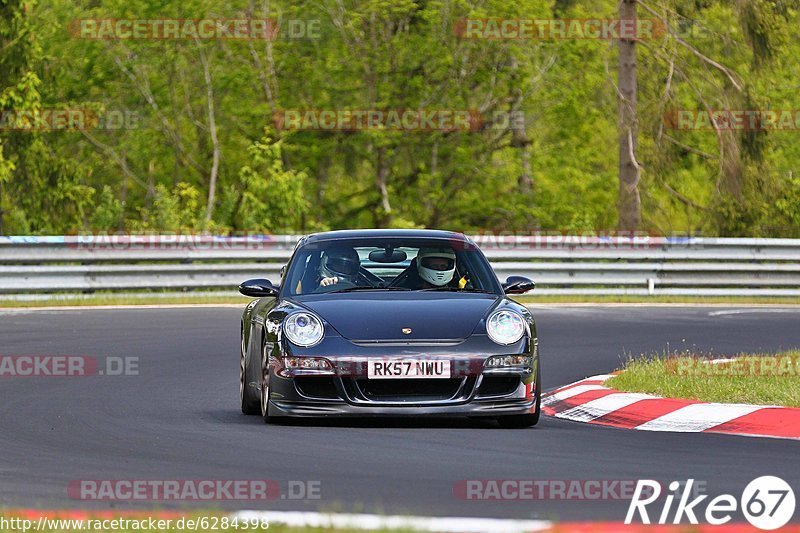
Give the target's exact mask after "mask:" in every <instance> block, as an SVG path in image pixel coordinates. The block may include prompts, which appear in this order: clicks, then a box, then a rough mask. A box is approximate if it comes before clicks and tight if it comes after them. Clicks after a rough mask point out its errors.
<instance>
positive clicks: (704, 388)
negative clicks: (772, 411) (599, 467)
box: [606, 350, 800, 407]
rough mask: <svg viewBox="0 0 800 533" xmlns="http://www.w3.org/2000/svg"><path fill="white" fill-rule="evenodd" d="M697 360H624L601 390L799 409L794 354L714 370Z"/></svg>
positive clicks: (799, 370)
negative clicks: (607, 387) (615, 373)
mask: <svg viewBox="0 0 800 533" xmlns="http://www.w3.org/2000/svg"><path fill="white" fill-rule="evenodd" d="M715 358H718V359H723V358H724V357H722V356H716V357H715ZM776 358H777V359H776ZM703 359H705V360H706V361H707V360H708V358H703ZM703 359H699V358H697V357H693V356H692V354H689V353H682V354H680V355H677V356H675V355H671V356H669V357H657V356H642V357H638V358H630V359H628V361H627V362H626V363H625V364H624V365H623V367H622V369H621V370H623V372H622V373H621V374H619V375H617V376H615V377H613V378H611V379H609V380H608V381H606V385H608V386H609V387H612V388H614V389H617V390H620V391H624V392H643V393H648V394H655V395H657V396H664V397H668V398H687V399H692V400H700V401H705V402H722V403H748V404H756V405H783V406H786V407H800V350H791V351H787V352H781V353H778V354H759V355H748V354H741V355H740V356H738V357H736V361H735V362H732V363H723V364H714V365H712V364H710V363H707V362H704V360H703Z"/></svg>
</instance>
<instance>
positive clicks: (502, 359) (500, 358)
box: [485, 355, 533, 368]
mask: <svg viewBox="0 0 800 533" xmlns="http://www.w3.org/2000/svg"><path fill="white" fill-rule="evenodd" d="M485 366H486V368H505V367H510V366H523V367H530V366H533V357H531V356H529V355H495V356H492V357H490V358H489V359H487V360H486V365H485Z"/></svg>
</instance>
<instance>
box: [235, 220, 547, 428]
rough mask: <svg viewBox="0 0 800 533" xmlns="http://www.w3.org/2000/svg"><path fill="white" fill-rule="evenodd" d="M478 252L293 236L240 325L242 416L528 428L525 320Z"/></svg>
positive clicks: (531, 396)
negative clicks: (278, 268) (449, 421)
mask: <svg viewBox="0 0 800 533" xmlns="http://www.w3.org/2000/svg"><path fill="white" fill-rule="evenodd" d="M533 286H534V284H533V282H532V281H530V280H529V279H527V278H523V277H518V276H512V277H510V278H508V280H507V281H506V283H504V284H502V285H501V283H500V282H499V281H498V279H497V276H496V275H495V273H494V271H493V270H492V268H491V266H490V265H489V262H488V261H487V260H486V257H485V256H484V255H483V253H482V252H481V251H480V249H479V248H478V246H477V245H476V244H475V243H474V242H473V241H471V240H470V239H469V238H467V237H465V236H464V235H462V234H460V233H451V232H445V231H432V230H353V231H332V232H327V233H318V234H314V235H309V236H307V237H303V238H302V239H300V241H299V242H298V244H297V247H296V248H295V250H294V253H293V254H292V258H291V260H290V261H289V263H288V264H287V265H286V267H284V269H283V270H282V280H281V285H280V286H276V285H273V284H272V283H271V282H270V281H269V280H265V279H254V280H249V281H246V282H244V283H242V284H241V285H240V286H239V291H240V292H241V293H242V294H244V295H246V296H254V297H257V299H255V300H253V301H252V302H250V303H249V304H248V305H247V307H246V308H245V310H244V314H243V315H242V343H241V344H242V346H241V361H240V371H241V383H240V396H241V403H242V411H243V412H244V413H245V414H261V416H262V417H263V418H264V420H265V421H266V422H271V421H274V420H275V419H279V418H281V417H287V416H306V417H308V416H311V417H327V416H415V417H416V416H421V415H430V416H469V417H492V418H496V419H497V420H498V421H499V422H500V424H501V425H502V426H506V427H526V426H532V425H534V424H536V423H537V422H538V420H539V402H540V395H541V371H540V368H539V354H538V343H537V337H536V326H535V324H534V320H533V317H532V316H531V314H530V312H529V311H528V310H527V309H526V308H525V307H524V306H522V305H520V304H518V303H516V302H514V301H512V300H510V299H509V298H507V297H506V294H521V293H523V292H526V291H529V290H531V289H533Z"/></svg>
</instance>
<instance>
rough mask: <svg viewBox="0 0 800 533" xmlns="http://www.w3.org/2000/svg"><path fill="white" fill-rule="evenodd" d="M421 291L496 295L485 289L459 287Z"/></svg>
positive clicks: (433, 288)
mask: <svg viewBox="0 0 800 533" xmlns="http://www.w3.org/2000/svg"><path fill="white" fill-rule="evenodd" d="M417 290H419V291H443V292H444V291H447V292H477V293H481V294H494V293H493V292H492V291H485V290H483V289H459V288H458V287H430V288H428V289H417Z"/></svg>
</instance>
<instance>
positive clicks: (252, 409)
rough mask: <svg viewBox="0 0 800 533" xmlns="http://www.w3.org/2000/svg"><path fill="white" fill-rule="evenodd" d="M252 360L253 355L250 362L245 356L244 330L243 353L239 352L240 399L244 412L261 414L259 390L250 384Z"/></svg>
mask: <svg viewBox="0 0 800 533" xmlns="http://www.w3.org/2000/svg"><path fill="white" fill-rule="evenodd" d="M252 361H253V359H252V357H251V358H250V363H248V362H247V358H246V357H245V346H244V332H242V342H241V353H240V354H239V401H240V402H241V404H242V413H244V414H246V415H259V414H261V406H260V405H259V403H260V401H259V398H258V392H257V391H255V390H254V389H253V387H250V386H248V385H249V380H248V376H250V375H252V374H251V373H250V371H249V370H250V368H249V367H250V365H251V364H252Z"/></svg>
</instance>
